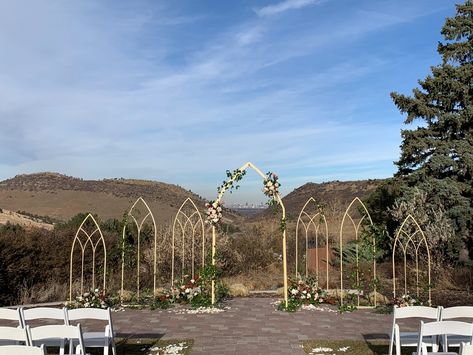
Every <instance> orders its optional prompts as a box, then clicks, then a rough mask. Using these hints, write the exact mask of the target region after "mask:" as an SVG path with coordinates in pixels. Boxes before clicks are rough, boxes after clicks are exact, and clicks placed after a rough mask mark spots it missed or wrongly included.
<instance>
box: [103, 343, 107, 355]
mask: <svg viewBox="0 0 473 355" xmlns="http://www.w3.org/2000/svg"><path fill="white" fill-rule="evenodd" d="M103 355H108V344H105V346H104V347H103Z"/></svg>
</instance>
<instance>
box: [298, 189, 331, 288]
mask: <svg viewBox="0 0 473 355" xmlns="http://www.w3.org/2000/svg"><path fill="white" fill-rule="evenodd" d="M312 205H313V206H312ZM311 207H315V212H312V213H310V212H308V211H309V210H310V209H311ZM317 210H318V206H317V202H316V201H315V199H314V198H313V197H310V198H309V199H308V200H307V202H306V203H305V204H304V206H303V207H302V209H301V212H300V213H299V217H298V218H297V224H296V275H297V273H298V271H299V270H298V266H299V265H298V260H299V230H300V229H302V231H303V237H305V276H306V277H308V276H309V267H308V251H309V233H310V231H311V230H313V231H314V233H315V245H316V246H318V245H319V243H318V242H319V235H321V236H322V238H324V239H325V260H326V268H325V274H326V288H327V289H328V285H329V283H328V280H329V276H328V255H329V243H328V225H327V220H326V218H325V215H324V214H323V213H321V212H318V211H317ZM315 265H316V268H315V273H316V277H317V281H318V280H319V254H318V253H316V254H315Z"/></svg>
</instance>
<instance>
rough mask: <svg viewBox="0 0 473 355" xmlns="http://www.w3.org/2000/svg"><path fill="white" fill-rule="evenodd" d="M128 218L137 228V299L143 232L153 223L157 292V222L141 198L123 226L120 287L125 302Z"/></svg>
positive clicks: (154, 289) (128, 214) (131, 209)
mask: <svg viewBox="0 0 473 355" xmlns="http://www.w3.org/2000/svg"><path fill="white" fill-rule="evenodd" d="M128 218H130V219H131V220H132V221H133V225H134V226H135V227H136V233H137V240H136V297H137V298H138V299H140V271H141V254H140V253H141V232H142V231H143V227H144V225H145V223H146V222H147V221H148V219H149V221H150V222H151V225H152V228H153V237H154V245H153V258H154V260H153V294H154V293H155V292H156V273H157V269H156V267H157V245H156V244H157V231H156V221H155V219H154V216H153V212H151V209H150V208H149V206H148V204H147V203H146V201H145V200H144V199H143V197H139V198H138V199H137V200H136V201H135V203H134V204H133V205H132V206H131V208H130V210H129V211H128V213H127V215H126V219H127V220H126V222H125V223H124V225H123V230H122V240H121V241H122V265H121V267H122V270H121V285H120V300H121V301H123V289H124V284H125V244H126V232H127V229H128V223H127V222H128Z"/></svg>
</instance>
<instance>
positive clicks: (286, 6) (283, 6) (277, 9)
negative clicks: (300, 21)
mask: <svg viewBox="0 0 473 355" xmlns="http://www.w3.org/2000/svg"><path fill="white" fill-rule="evenodd" d="M320 2H321V1H320V0H285V1H282V2H279V3H277V4H272V5H266V6H263V7H261V8H259V9H255V10H254V11H255V12H256V14H257V15H258V16H261V17H263V16H272V15H276V14H279V13H281V12H285V11H288V10H298V9H302V8H304V7H307V6H310V5H314V4H317V3H320Z"/></svg>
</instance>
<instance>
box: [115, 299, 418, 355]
mask: <svg viewBox="0 0 473 355" xmlns="http://www.w3.org/2000/svg"><path fill="white" fill-rule="evenodd" d="M272 302H274V299H271V298H237V299H234V300H230V301H228V302H226V305H227V306H228V307H230V308H229V309H227V310H225V311H224V312H222V313H218V314H180V313H179V312H178V311H177V310H176V309H170V310H156V311H150V310H125V311H123V312H114V313H113V315H112V317H113V323H114V327H115V331H116V332H117V333H118V336H121V337H136V338H154V339H194V346H193V348H192V352H191V353H192V354H222V355H230V354H231V355H235V354H248V355H252V354H274V355H277V354H304V352H303V350H302V348H301V346H300V341H301V340H306V339H354V340H356V339H359V340H363V339H388V334H389V332H390V330H391V324H392V316H391V315H385V314H378V313H374V312H373V311H372V310H368V309H362V310H357V311H355V312H353V313H344V314H339V313H336V312H328V311H320V310H313V311H311V310H304V311H301V312H297V313H286V312H280V311H277V310H276V309H275V306H274V305H272V304H271V303H272ZM333 309H334V308H332V310H333ZM416 326H418V322H415V323H413V322H411V323H410V324H409V325H408V328H412V329H415V327H416Z"/></svg>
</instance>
